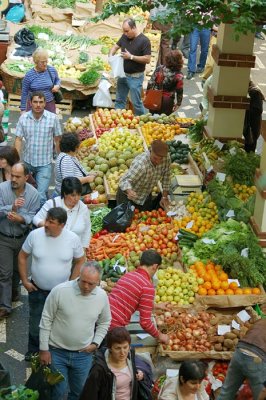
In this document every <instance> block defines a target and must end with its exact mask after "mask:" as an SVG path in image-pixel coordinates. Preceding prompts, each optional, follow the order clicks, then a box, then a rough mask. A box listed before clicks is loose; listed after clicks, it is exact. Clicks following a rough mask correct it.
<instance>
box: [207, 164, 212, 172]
mask: <svg viewBox="0 0 266 400" xmlns="http://www.w3.org/2000/svg"><path fill="white" fill-rule="evenodd" d="M212 170H213V166H212V165H211V166H210V167H209V168H208V169H207V172H208V173H209V172H211V171H212Z"/></svg>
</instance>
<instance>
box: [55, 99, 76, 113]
mask: <svg viewBox="0 0 266 400" xmlns="http://www.w3.org/2000/svg"><path fill="white" fill-rule="evenodd" d="M56 109H57V110H58V112H59V114H64V115H71V114H72V111H73V100H68V99H63V100H62V101H61V103H58V104H56Z"/></svg>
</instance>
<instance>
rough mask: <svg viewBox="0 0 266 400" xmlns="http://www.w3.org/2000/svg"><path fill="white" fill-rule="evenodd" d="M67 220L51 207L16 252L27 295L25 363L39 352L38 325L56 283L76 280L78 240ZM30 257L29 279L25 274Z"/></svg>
mask: <svg viewBox="0 0 266 400" xmlns="http://www.w3.org/2000/svg"><path fill="white" fill-rule="evenodd" d="M66 221H67V213H66V211H65V210H64V209H63V208H61V207H54V208H50V210H48V212H47V217H46V220H45V224H44V227H42V228H39V229H35V230H34V231H32V232H31V233H30V235H29V236H28V237H27V240H26V241H25V243H24V244H23V246H22V250H21V251H20V253H19V273H20V277H21V280H22V283H23V285H24V287H25V288H26V289H27V291H28V292H29V310H30V318H29V343H28V352H27V353H26V355H25V360H26V361H29V360H30V359H31V356H32V354H33V353H36V352H38V351H39V324H40V319H41V315H42V310H43V306H44V303H45V300H46V297H47V296H48V294H49V293H50V291H51V290H52V289H53V288H54V287H55V286H56V285H58V284H59V283H62V282H65V281H67V280H68V279H75V278H77V277H78V276H79V272H80V268H81V266H82V264H83V262H84V251H83V248H82V245H81V241H80V239H79V237H78V236H77V235H76V234H75V233H73V232H71V231H69V230H67V229H64V227H65V224H66ZM30 255H31V256H32V262H31V279H29V278H28V273H27V260H28V257H29V256H30ZM71 269H72V272H71Z"/></svg>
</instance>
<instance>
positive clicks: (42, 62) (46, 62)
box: [38, 61, 48, 65]
mask: <svg viewBox="0 0 266 400" xmlns="http://www.w3.org/2000/svg"><path fill="white" fill-rule="evenodd" d="M38 64H42V65H46V64H48V61H38Z"/></svg>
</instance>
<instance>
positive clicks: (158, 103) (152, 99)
mask: <svg viewBox="0 0 266 400" xmlns="http://www.w3.org/2000/svg"><path fill="white" fill-rule="evenodd" d="M162 99H163V91H162V90H157V89H148V90H147V91H146V95H145V98H144V100H143V104H144V107H145V108H147V109H148V110H151V111H160V109H161V107H162Z"/></svg>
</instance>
